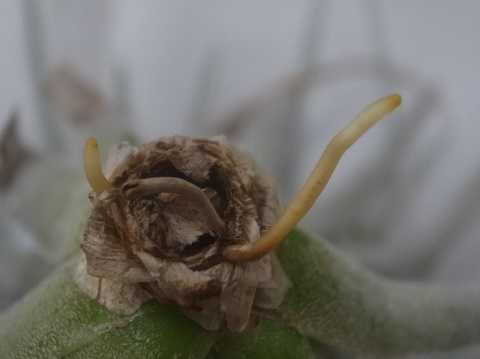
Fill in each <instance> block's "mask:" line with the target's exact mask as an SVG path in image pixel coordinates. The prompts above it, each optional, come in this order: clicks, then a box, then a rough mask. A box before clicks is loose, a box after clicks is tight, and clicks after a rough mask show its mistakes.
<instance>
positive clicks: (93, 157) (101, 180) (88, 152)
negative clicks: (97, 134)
mask: <svg viewBox="0 0 480 359" xmlns="http://www.w3.org/2000/svg"><path fill="white" fill-rule="evenodd" d="M83 159H84V169H85V175H86V177H87V180H88V183H89V184H90V187H92V189H93V190H94V191H95V192H96V193H97V194H100V193H102V192H103V191H105V190H107V189H109V188H111V187H112V185H111V184H110V182H109V181H108V180H107V179H106V178H105V176H104V174H103V172H102V163H101V159H100V151H99V149H98V143H97V140H96V139H95V138H93V137H90V138H89V139H87V141H86V142H85V149H84V153H83Z"/></svg>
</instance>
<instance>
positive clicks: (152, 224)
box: [79, 136, 288, 331]
mask: <svg viewBox="0 0 480 359" xmlns="http://www.w3.org/2000/svg"><path fill="white" fill-rule="evenodd" d="M106 178H107V180H108V182H109V183H110V184H111V186H110V187H108V186H107V188H106V189H105V190H104V191H103V192H101V193H94V192H92V193H91V195H90V196H91V201H92V205H93V208H92V212H91V214H90V217H89V220H88V224H87V227H86V231H85V236H84V239H83V242H82V244H81V247H82V250H83V252H84V254H85V258H86V273H84V274H85V275H83V276H81V277H79V278H80V279H79V282H80V285H81V287H82V288H84V290H85V291H86V292H87V293H89V294H90V295H92V296H94V297H96V298H97V300H98V301H99V302H100V303H102V304H105V305H106V306H107V307H109V308H110V309H111V310H116V311H120V312H124V313H131V312H134V311H135V310H136V309H137V308H138V307H139V306H140V305H141V304H142V303H143V302H144V301H145V300H148V299H150V298H155V299H157V300H159V301H168V302H174V303H176V304H178V305H179V306H180V307H181V308H182V309H183V310H184V312H185V313H186V314H187V315H188V316H189V317H191V318H192V319H194V320H196V321H197V322H199V323H200V324H201V325H202V326H204V327H205V328H207V329H212V330H214V329H219V328H220V327H221V326H222V323H223V322H224V321H226V324H227V327H228V328H229V329H231V330H233V331H241V330H243V329H244V328H245V327H246V326H247V324H248V323H249V320H250V318H251V312H252V307H255V306H258V307H262V308H266V307H269V308H272V307H275V306H278V305H279V304H280V302H281V300H282V298H283V295H284V294H285V292H286V288H287V282H288V281H287V280H286V278H285V276H284V274H283V272H282V270H281V268H280V266H279V264H278V261H277V260H276V259H275V258H274V255H273V254H268V255H266V256H264V257H262V258H260V259H258V260H255V261H250V262H246V263H230V262H228V261H226V260H225V259H224V257H223V255H222V253H223V251H224V249H225V248H226V247H227V246H229V245H233V244H235V245H242V244H249V243H254V242H255V241H257V240H258V239H259V238H260V235H261V233H264V232H265V231H267V230H268V229H270V228H271V227H272V225H273V224H274V222H275V221H276V219H277V210H278V204H277V199H276V196H275V193H274V191H273V188H272V185H271V183H270V182H269V181H268V180H267V179H266V178H265V177H263V176H261V175H260V174H259V173H258V171H257V170H256V168H255V167H254V165H253V163H252V161H251V160H250V158H249V157H248V156H246V155H245V154H243V153H240V152H239V151H237V150H235V149H233V148H232V147H230V146H228V145H227V144H226V143H225V141H224V139H223V138H222V137H218V138H213V139H192V138H188V137H178V136H176V137H168V138H161V139H159V140H158V141H156V142H152V143H148V144H145V145H143V146H140V147H139V148H133V147H128V146H123V147H120V148H119V149H118V150H117V152H116V154H115V156H114V157H113V162H111V163H110V165H109V169H107V171H106ZM92 277H93V278H92ZM92 285H93V286H92Z"/></svg>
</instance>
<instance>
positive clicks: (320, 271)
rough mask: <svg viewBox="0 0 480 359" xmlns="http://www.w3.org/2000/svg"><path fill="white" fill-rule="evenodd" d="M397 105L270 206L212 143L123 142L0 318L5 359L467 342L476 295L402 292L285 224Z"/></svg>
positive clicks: (354, 349)
mask: <svg viewBox="0 0 480 359" xmlns="http://www.w3.org/2000/svg"><path fill="white" fill-rule="evenodd" d="M400 102H401V99H400V96H398V95H391V96H387V97H385V98H382V99H380V100H378V101H377V102H375V103H373V104H371V105H370V106H368V107H367V108H366V109H365V110H364V111H362V112H361V113H360V114H359V115H358V116H357V118H356V119H355V120H354V121H353V122H352V123H351V124H350V125H348V126H347V127H346V128H345V129H343V130H342V131H340V132H339V133H338V134H337V135H336V136H335V137H334V138H333V139H332V140H331V142H330V143H329V144H328V146H327V147H326V149H325V151H324V153H323V155H322V157H321V158H320V160H319V162H318V164H317V165H316V167H315V169H314V170H313V172H312V174H311V175H310V177H309V178H308V179H307V181H306V183H305V184H304V186H303V187H302V188H301V189H300V191H299V192H298V194H297V195H296V196H295V197H294V199H293V200H292V201H291V203H290V204H289V205H288V206H287V207H286V209H285V210H284V211H283V212H282V211H281V210H279V208H278V204H277V200H276V196H275V191H274V190H273V187H272V184H271V182H270V181H269V180H268V179H267V177H265V176H264V175H262V174H261V173H260V172H259V171H258V169H257V168H255V166H254V164H253V161H252V160H251V159H250V158H249V157H248V156H247V155H245V154H243V153H241V152H239V151H238V150H236V149H234V148H232V147H231V146H229V145H228V144H227V143H226V141H225V139H224V138H221V137H217V138H212V139H195V138H187V137H169V138H161V139H159V140H157V141H155V142H152V143H148V144H145V145H142V146H139V147H131V146H127V145H122V146H120V147H119V148H118V151H117V152H116V155H115V156H113V157H111V158H110V160H109V161H108V164H107V166H106V169H105V171H103V170H102V166H101V161H100V154H99V150H98V146H97V143H96V141H95V140H94V139H90V140H88V141H87V143H86V146H85V172H86V175H87V179H88V182H89V183H90V186H91V187H92V189H93V191H92V192H91V194H90V201H91V206H92V209H91V212H90V214H89V217H88V220H87V224H86V227H85V229H84V237H83V240H82V243H81V251H80V253H79V255H78V256H74V257H72V258H70V259H69V260H68V261H67V262H66V263H65V264H64V265H63V266H61V267H60V268H59V269H58V270H57V272H56V273H54V274H53V275H52V276H51V277H49V278H48V279H47V280H46V281H44V282H43V283H42V284H41V285H40V286H39V287H38V288H37V289H36V290H34V291H33V292H32V293H31V294H29V295H27V297H26V298H24V299H23V300H22V301H20V302H19V303H18V304H16V305H15V306H13V307H12V308H10V309H9V310H8V311H7V312H5V313H4V314H3V315H2V316H1V317H0V357H2V358H100V357H101V358H207V357H208V358H312V357H314V356H315V354H316V355H317V356H318V357H332V356H336V355H339V356H342V357H344V356H345V355H347V356H348V355H350V356H354V357H357V356H361V357H364V356H365V355H371V356H377V357H386V356H389V355H405V354H407V353H414V352H427V351H446V350H454V349H456V348H459V347H461V346H465V345H470V344H473V343H475V342H477V341H478V340H480V329H479V328H480V305H479V304H478V303H479V299H480V291H479V290H478V289H476V288H474V289H464V290H461V291H459V290H457V291H455V292H452V291H450V290H448V289H446V288H439V287H429V286H420V285H415V284H409V283H399V282H393V281H390V280H387V279H385V278H381V277H379V276H377V275H375V274H373V273H370V272H368V271H367V270H365V269H364V268H362V267H361V266H359V265H357V264H355V263H354V261H352V260H351V259H349V258H347V257H346V256H344V255H342V254H341V253H339V252H338V251H337V250H336V249H334V248H332V247H331V246H330V245H329V244H327V242H326V241H324V240H322V239H320V238H316V237H315V236H313V235H311V234H308V233H305V232H302V231H300V230H298V229H295V226H296V225H297V224H298V222H299V221H300V220H301V219H302V217H303V216H304V215H305V214H306V213H307V212H308V210H309V209H310V208H311V207H312V206H313V205H314V203H315V201H316V199H317V198H318V196H319V195H320V193H321V192H322V191H323V189H324V188H325V186H326V184H327V183H328V181H329V179H330V177H331V175H332V173H333V171H334V169H335V167H336V166H337V164H338V162H339V160H340V158H341V157H342V155H343V154H344V153H345V151H346V150H347V149H348V148H349V147H350V146H351V145H352V144H353V143H354V142H355V141H357V140H358V139H359V138H360V137H361V136H362V135H363V134H364V133H365V132H366V131H367V130H368V129H369V128H370V127H372V126H373V125H374V124H375V123H377V122H378V121H379V120H380V119H382V118H383V117H384V116H385V115H386V114H388V113H390V112H391V111H393V110H394V109H395V108H396V107H398V106H399V104H400Z"/></svg>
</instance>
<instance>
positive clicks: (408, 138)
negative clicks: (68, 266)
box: [0, 0, 480, 358]
mask: <svg viewBox="0 0 480 359" xmlns="http://www.w3.org/2000/svg"><path fill="white" fill-rule="evenodd" d="M479 13H480V3H478V2H477V1H473V0H471V1H467V0H464V1H461V2H452V1H447V0H441V1H440V0H436V1H434V0H429V1H422V2H420V1H414V0H406V1H401V2H399V1H393V0H388V1H381V0H358V1H354V0H340V1H333V0H330V1H328V0H297V1H291V0H290V1H287V0H281V1H273V0H261V1H259V0H257V1H251V0H248V1H241V2H238V1H237V2H233V1H202V2H192V1H184V0H177V1H166V0H163V1H158V0H148V1H147V0H137V1H126V0H115V1H113V0H83V1H75V0H43V1H34V0H3V1H2V2H1V3H0V14H1V15H0V18H1V21H0V44H2V45H3V46H2V49H3V52H2V56H0V78H1V79H2V81H1V82H0V91H1V96H0V308H4V307H6V306H7V305H9V304H10V303H11V302H13V301H14V300H15V299H18V298H19V297H20V296H21V295H22V294H23V293H24V292H25V291H26V290H28V289H29V288H31V287H32V286H35V285H36V284H37V283H38V281H39V280H41V278H43V277H44V276H45V275H46V274H48V272H49V271H50V270H51V268H52V267H53V266H54V265H55V263H58V261H60V260H61V259H63V258H65V257H66V256H68V255H69V254H70V253H71V252H72V246H74V245H73V244H72V241H71V240H70V238H73V237H75V236H77V235H78V233H79V227H80V226H81V223H79V218H83V217H84V215H83V214H84V211H85V210H86V208H87V202H86V192H87V189H86V185H85V183H84V182H85V181H84V179H83V174H82V164H81V152H82V145H83V141H84V140H85V139H86V138H87V137H89V136H91V135H95V136H96V137H97V138H98V140H99V142H100V144H101V146H102V149H104V151H103V152H104V154H106V153H107V148H108V147H109V145H111V144H113V143H116V142H119V141H121V140H130V141H134V142H135V141H136V142H144V141H147V140H152V139H155V138H156V137H158V136H165V135H172V134H185V135H192V136H212V135H217V134H225V135H226V136H227V137H228V139H229V140H230V141H231V142H232V143H234V144H236V145H237V146H239V147H241V148H243V149H245V150H246V151H249V152H251V153H253V155H254V157H255V159H256V160H257V162H258V163H259V166H260V167H261V168H263V169H265V171H266V172H268V173H270V174H271V175H272V176H273V177H274V178H275V179H276V182H277V185H278V188H279V193H280V195H281V198H282V200H283V203H286V202H287V200H288V199H289V198H290V197H291V196H292V195H293V193H294V192H295V189H296V188H298V186H299V185H300V184H301V183H302V181H303V180H304V179H305V178H306V176H307V174H308V172H309V170H310V169H311V168H312V167H313V166H314V164H315V162H316V160H317V158H318V156H319V154H320V153H321V151H322V150H323V148H324V146H325V145H326V143H327V142H328V140H329V138H330V137H331V136H332V135H334V134H335V132H336V131H338V130H339V129H340V128H342V127H343V126H344V125H345V124H346V123H347V122H348V121H350V120H351V119H352V118H353V116H354V115H355V114H356V113H357V112H358V111H359V110H360V109H361V108H362V107H363V106H364V105H366V104H367V103H369V102H371V101H373V100H375V99H377V98H378V97H381V96H384V95H386V94H389V93H392V92H398V93H400V94H401V95H402V96H403V101H404V102H403V105H402V107H401V109H400V110H399V111H397V113H395V114H394V115H393V116H392V118H390V119H388V120H387V121H385V122H384V123H382V124H380V125H379V126H378V127H377V128H375V129H373V130H372V131H371V132H370V133H369V134H368V135H367V136H366V137H365V138H362V140H361V141H360V142H359V143H357V144H356V145H355V146H354V147H353V148H352V149H351V150H350V151H349V152H348V154H347V155H346V156H345V158H344V159H343V160H342V162H341V164H340V166H339V168H338V170H337V171H336V173H335V175H334V177H333V179H332V181H331V183H330V185H329V186H328V188H327V190H326V191H325V193H324V194H323V195H322V196H321V199H320V200H319V202H318V204H317V206H316V207H315V209H314V210H312V211H311V212H310V214H309V215H308V218H306V219H305V220H304V221H303V223H302V226H304V227H307V228H309V229H311V230H313V231H316V232H318V233H320V234H322V235H323V236H325V237H326V238H327V239H328V240H330V241H331V242H332V243H334V244H335V245H336V246H338V247H341V248H343V249H345V250H346V251H348V252H350V253H351V254H352V255H353V256H355V257H356V258H358V260H359V261H361V262H363V263H364V264H365V265H367V266H369V267H370V268H372V269H373V270H375V271H377V272H379V273H382V274H385V275H388V276H390V277H392V278H402V279H407V280H416V281H424V282H439V283H443V284H445V285H450V286H452V290H455V286H458V285H478V283H479V280H480V261H479V260H478V258H479V257H480V238H479V234H480V221H479V220H478V219H479V215H480V195H479V193H480V156H479V153H480V145H479V141H478V138H479V137H478V134H477V133H478V130H479V129H480V127H479V126H478V118H477V117H478V115H479V114H480V100H479V99H478V95H477V87H478V84H479V83H480V71H479V70H478V64H479V63H480V44H479V42H478V39H477V34H478V33H479V32H480V22H479V21H478V14H479ZM457 355H458V357H461V358H466V357H472V358H473V357H478V352H477V351H476V349H475V348H471V349H468V350H466V351H462V352H461V353H458V354H457ZM437 357H438V356H437ZM449 357H451V356H449Z"/></svg>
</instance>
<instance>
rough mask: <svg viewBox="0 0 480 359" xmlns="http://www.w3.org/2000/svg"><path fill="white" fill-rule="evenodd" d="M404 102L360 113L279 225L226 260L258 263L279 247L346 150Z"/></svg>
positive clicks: (389, 100) (385, 101)
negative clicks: (256, 261) (257, 260)
mask: <svg viewBox="0 0 480 359" xmlns="http://www.w3.org/2000/svg"><path fill="white" fill-rule="evenodd" d="M401 101H402V99H401V97H400V96H399V95H396V94H395V95H390V96H387V97H384V98H381V99H379V100H377V101H376V102H374V103H372V104H370V105H368V106H367V107H366V108H365V109H364V110H363V111H362V112H360V113H359V114H358V115H357V117H356V118H355V119H354V120H353V121H352V122H351V123H350V124H349V125H348V126H347V127H345V128H344V129H343V130H341V131H340V132H339V133H338V134H337V135H336V136H335V137H333V138H332V140H331V141H330V143H329V144H328V146H327V147H326V149H325V151H324V152H323V154H322V156H321V157H320V160H319V161H318V163H317V165H316V166H315V168H314V170H313V171H312V173H311V174H310V176H309V177H308V179H307V181H306V182H305V184H304V185H303V187H302V188H301V189H300V191H299V192H298V193H297V195H296V196H295V197H294V198H293V200H292V201H291V202H290V204H289V205H288V207H287V208H286V210H285V212H284V213H283V215H282V216H281V217H280V219H279V220H278V222H277V223H276V224H275V225H274V226H273V227H272V228H271V229H270V230H269V231H268V232H267V233H266V234H265V235H264V236H263V237H261V238H260V239H259V240H258V241H256V242H255V243H251V244H246V245H234V246H230V247H227V248H226V249H225V250H224V252H223V255H224V257H225V258H226V259H227V260H229V261H232V262H243V261H249V260H254V259H258V258H260V257H262V256H264V255H265V254H267V253H268V252H270V251H271V250H273V249H274V248H275V247H276V246H278V245H279V244H280V243H281V241H282V240H283V239H284V238H285V237H286V236H287V234H288V233H289V232H290V231H291V230H292V229H293V227H294V226H295V225H296V224H297V223H298V222H299V221H300V220H301V219H302V218H303V217H304V216H305V214H306V213H307V212H308V211H309V210H310V208H312V206H313V205H314V203H315V201H316V200H317V198H318V197H319V196H320V194H321V193H322V191H323V189H324V188H325V186H326V185H327V183H328V181H329V180H330V177H331V176H332V173H333V171H334V170H335V168H336V167H337V164H338V162H339V161H340V158H341V157H342V155H343V154H344V153H345V151H346V150H347V149H348V148H349V147H350V146H351V145H353V144H354V143H355V142H356V141H357V140H358V139H359V138H360V137H361V136H362V135H363V134H364V133H365V132H366V131H367V130H368V129H369V128H370V127H372V126H373V125H374V124H376V123H377V122H378V121H380V120H381V119H382V118H383V117H384V116H385V115H387V114H388V113H390V112H392V111H393V110H395V109H396V108H397V107H398V106H399V105H400V103H401Z"/></svg>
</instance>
